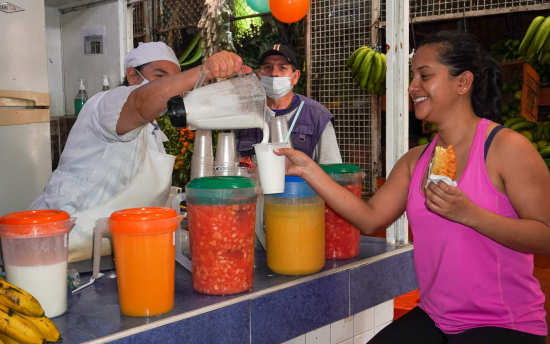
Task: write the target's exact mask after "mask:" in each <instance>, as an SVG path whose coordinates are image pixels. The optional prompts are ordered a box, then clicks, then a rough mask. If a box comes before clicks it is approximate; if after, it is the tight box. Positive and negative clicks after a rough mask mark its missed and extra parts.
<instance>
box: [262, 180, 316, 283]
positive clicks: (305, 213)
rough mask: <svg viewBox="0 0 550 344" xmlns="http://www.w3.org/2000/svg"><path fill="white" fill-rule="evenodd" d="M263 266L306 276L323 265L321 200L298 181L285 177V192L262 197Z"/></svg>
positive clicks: (307, 186)
mask: <svg viewBox="0 0 550 344" xmlns="http://www.w3.org/2000/svg"><path fill="white" fill-rule="evenodd" d="M264 217H265V232H266V233H265V234H266V243H267V247H266V255H267V266H268V267H269V268H270V269H271V270H272V271H273V272H275V273H278V274H281V275H306V274H311V273H314V272H318V271H319V270H321V269H322V268H323V266H325V201H323V199H322V198H321V197H320V196H319V195H317V193H316V192H315V191H314V190H313V189H312V188H311V186H309V184H308V183H307V182H306V181H305V180H303V179H302V178H299V177H295V176H286V177H285V192H283V193H279V194H270V195H265V213H264Z"/></svg>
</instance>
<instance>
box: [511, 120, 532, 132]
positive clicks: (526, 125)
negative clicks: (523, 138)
mask: <svg viewBox="0 0 550 344" xmlns="http://www.w3.org/2000/svg"><path fill="white" fill-rule="evenodd" d="M536 126H537V123H535V122H530V121H521V122H518V123H514V124H512V125H511V126H510V129H512V130H514V131H517V132H520V131H522V130H529V129H533V128H534V127H536Z"/></svg>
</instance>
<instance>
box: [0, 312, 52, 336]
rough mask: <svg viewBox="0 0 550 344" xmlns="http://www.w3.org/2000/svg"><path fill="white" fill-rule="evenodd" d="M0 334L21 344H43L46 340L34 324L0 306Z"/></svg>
mask: <svg viewBox="0 0 550 344" xmlns="http://www.w3.org/2000/svg"><path fill="white" fill-rule="evenodd" d="M0 332H2V333H4V334H5V335H7V336H8V337H10V338H12V339H13V340H15V341H17V342H19V343H21V344H43V343H45V342H46V338H44V336H43V335H42V334H41V333H40V330H38V329H37V328H36V326H34V325H33V323H32V322H30V321H28V320H27V319H25V318H23V317H22V316H21V315H19V314H17V313H16V312H14V311H13V310H11V309H10V308H8V307H6V306H4V305H0Z"/></svg>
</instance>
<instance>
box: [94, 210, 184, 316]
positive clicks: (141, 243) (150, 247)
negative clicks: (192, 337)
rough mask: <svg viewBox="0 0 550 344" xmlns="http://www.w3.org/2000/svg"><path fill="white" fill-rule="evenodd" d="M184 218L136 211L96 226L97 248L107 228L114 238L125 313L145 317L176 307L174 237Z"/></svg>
mask: <svg viewBox="0 0 550 344" xmlns="http://www.w3.org/2000/svg"><path fill="white" fill-rule="evenodd" d="M182 218H183V216H181V215H178V214H177V213H176V211H175V210H174V209H171V208H156V207H151V208H133V209H124V210H119V211H115V212H114V213H113V214H111V217H110V218H108V226H105V225H103V226H102V225H101V223H100V225H99V226H98V225H96V227H95V233H94V235H95V238H94V240H95V244H94V245H96V244H98V243H101V233H102V232H103V231H106V230H107V229H108V230H109V231H110V232H111V234H112V237H113V248H114V254H115V265H116V271H117V279H118V294H119V299H120V312H121V313H122V314H125V315H128V316H134V317H146V316H154V315H159V314H163V313H167V312H169V311H171V310H172V309H173V308H174V283H175V281H174V271H175V259H176V258H175V237H174V234H175V230H176V227H177V226H178V225H179V223H180V221H181V219H182ZM102 220H103V221H104V222H103V224H106V222H107V221H106V220H107V219H102ZM96 252H97V254H96ZM99 252H101V251H100V250H95V251H94V264H95V263H96V262H99V258H100V257H99V255H100V254H99Z"/></svg>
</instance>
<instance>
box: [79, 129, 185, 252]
mask: <svg viewBox="0 0 550 344" xmlns="http://www.w3.org/2000/svg"><path fill="white" fill-rule="evenodd" d="M140 136H141V137H140V138H139V139H141V140H142V142H141V148H140V152H139V155H138V156H139V159H140V161H141V166H140V167H139V170H138V172H137V174H136V175H135V177H134V178H133V180H132V181H130V183H128V185H126V186H125V187H124V189H122V190H120V192H119V193H117V194H115V195H114V196H113V197H111V198H109V199H107V200H105V201H103V202H101V203H99V204H98V205H95V206H93V207H91V208H89V209H87V210H84V211H82V212H79V213H76V214H74V215H73V216H74V217H76V218H77V220H76V222H75V224H74V226H73V228H72V230H71V232H70V234H69V262H77V261H80V260H84V259H90V258H92V256H93V233H94V226H95V221H96V220H98V219H100V218H102V217H109V216H111V214H112V213H113V212H114V211H117V210H121V209H128V208H139V207H163V206H164V205H165V203H166V200H167V199H168V196H169V194H170V185H171V183H172V171H173V168H174V162H175V159H176V157H175V156H172V155H169V154H165V153H161V152H157V151H154V150H152V149H149V148H148V145H147V132H146V128H143V129H142V130H141V133H140ZM110 253H111V245H110V242H109V240H108V239H103V243H102V252H101V255H102V256H103V255H108V254H110Z"/></svg>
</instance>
